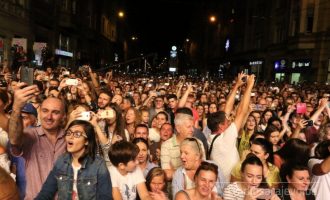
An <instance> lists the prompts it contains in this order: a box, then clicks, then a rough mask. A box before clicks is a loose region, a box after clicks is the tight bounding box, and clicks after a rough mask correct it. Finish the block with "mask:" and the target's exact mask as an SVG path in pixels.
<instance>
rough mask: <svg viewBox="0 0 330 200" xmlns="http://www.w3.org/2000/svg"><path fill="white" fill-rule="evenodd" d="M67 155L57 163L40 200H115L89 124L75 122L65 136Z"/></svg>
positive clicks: (38, 197)
mask: <svg viewBox="0 0 330 200" xmlns="http://www.w3.org/2000/svg"><path fill="white" fill-rule="evenodd" d="M65 140H66V143H67V152H66V153H65V154H64V155H62V156H61V157H60V158H59V159H58V160H57V161H56V163H55V166H54V168H53V170H52V171H51V172H50V173H49V175H48V177H47V180H46V181H45V183H44V185H43V186H42V189H41V191H40V193H39V194H38V196H37V197H36V199H53V198H54V197H55V195H56V193H57V194H58V199H72V200H76V199H112V197H111V194H112V192H111V190H112V187H111V180H110V174H109V171H108V170H107V167H106V165H105V161H104V160H103V159H102V158H101V157H99V156H96V140H95V132H94V127H93V126H92V125H91V124H90V123H89V122H87V121H82V120H75V121H73V122H71V124H70V125H69V127H68V129H67V130H66V132H65Z"/></svg>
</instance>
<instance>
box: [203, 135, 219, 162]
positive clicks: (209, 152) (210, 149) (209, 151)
mask: <svg viewBox="0 0 330 200" xmlns="http://www.w3.org/2000/svg"><path fill="white" fill-rule="evenodd" d="M220 135H221V133H220V134H217V135H216V136H215V137H214V138H213V140H212V142H211V145H210V148H209V150H208V152H207V158H206V159H208V160H210V159H211V158H210V157H211V153H212V149H213V144H214V141H215V140H216V139H217V138H218V137H219V136H220Z"/></svg>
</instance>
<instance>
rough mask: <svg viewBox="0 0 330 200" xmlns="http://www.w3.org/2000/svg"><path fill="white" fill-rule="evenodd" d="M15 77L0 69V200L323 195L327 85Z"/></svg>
mask: <svg viewBox="0 0 330 200" xmlns="http://www.w3.org/2000/svg"><path fill="white" fill-rule="evenodd" d="M20 76H24V74H21V73H20V72H18V73H14V72H11V71H10V70H9V69H8V68H6V67H4V68H3V69H2V72H1V77H0V78H2V81H1V83H2V84H1V87H0V88H1V90H0V174H1V176H0V199H14V200H15V199H26V200H31V199H38V200H39V199H40V200H43V199H54V198H57V199H72V200H78V199H80V200H84V199H101V200H103V199H104V200H105V199H114V200H135V199H141V200H170V199H173V200H204V199H205V200H232V199H233V200H234V199H235V200H243V199H244V200H256V199H271V200H275V199H295V200H300V199H301V200H308V199H317V200H326V199H330V184H329V183H330V118H329V116H330V108H329V106H330V104H329V97H330V93H329V92H330V90H329V88H328V86H327V85H326V84H318V83H314V84H288V83H282V82H281V83H279V82H276V83H274V82H272V83H267V82H260V83H256V77H255V75H253V74H251V75H248V74H244V73H239V74H238V75H237V77H236V78H235V79H234V80H230V81H228V80H227V81H224V80H211V79H209V80H207V79H204V78H203V79H198V78H195V77H186V76H163V77H136V76H129V75H122V74H114V73H113V72H112V71H111V70H110V71H108V72H105V73H99V72H94V71H93V70H92V68H91V67H89V66H82V67H81V68H80V69H79V70H78V71H76V72H73V71H70V70H69V69H66V68H64V67H58V68H56V69H52V68H47V69H46V70H40V69H36V70H35V71H34V77H33V79H34V81H33V84H32V85H28V84H27V83H25V82H21V81H20V79H21V77H20ZM4 185H6V186H4Z"/></svg>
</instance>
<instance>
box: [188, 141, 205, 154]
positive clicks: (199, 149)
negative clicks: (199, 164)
mask: <svg viewBox="0 0 330 200" xmlns="http://www.w3.org/2000/svg"><path fill="white" fill-rule="evenodd" d="M186 140H188V141H190V142H196V145H197V147H198V153H202V151H201V147H200V146H199V143H198V141H197V139H196V138H194V137H191V138H186Z"/></svg>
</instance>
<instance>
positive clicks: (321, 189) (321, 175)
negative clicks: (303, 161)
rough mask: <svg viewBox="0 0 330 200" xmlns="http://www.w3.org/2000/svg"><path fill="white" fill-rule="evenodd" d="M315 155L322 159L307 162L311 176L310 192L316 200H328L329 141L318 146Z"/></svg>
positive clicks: (329, 173)
mask: <svg viewBox="0 0 330 200" xmlns="http://www.w3.org/2000/svg"><path fill="white" fill-rule="evenodd" d="M315 154H316V155H317V157H320V158H322V159H318V158H312V159H310V160H309V162H308V167H309V169H310V170H311V172H312V174H313V177H312V181H311V190H312V191H313V193H314V194H315V199H316V200H322V199H330V141H329V140H327V141H323V142H321V143H320V144H318V145H317V147H316V152H315ZM323 158H325V159H323Z"/></svg>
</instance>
